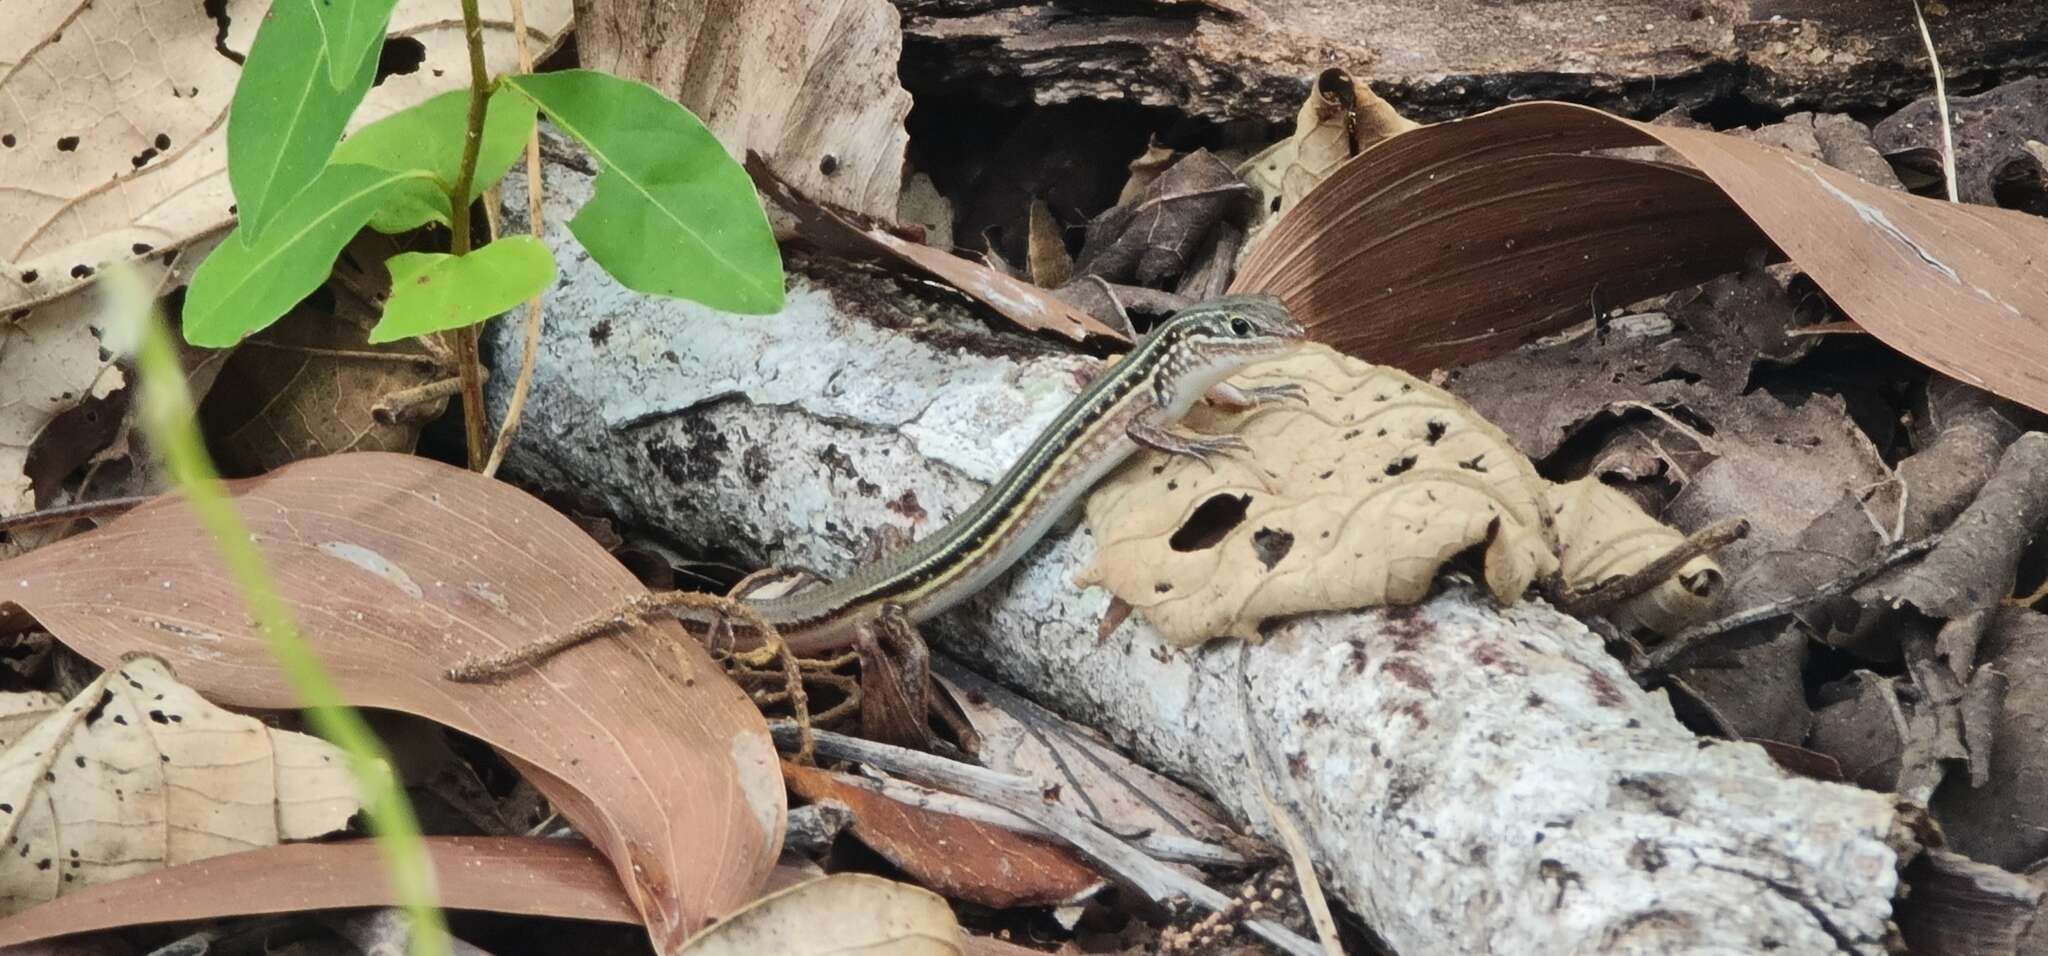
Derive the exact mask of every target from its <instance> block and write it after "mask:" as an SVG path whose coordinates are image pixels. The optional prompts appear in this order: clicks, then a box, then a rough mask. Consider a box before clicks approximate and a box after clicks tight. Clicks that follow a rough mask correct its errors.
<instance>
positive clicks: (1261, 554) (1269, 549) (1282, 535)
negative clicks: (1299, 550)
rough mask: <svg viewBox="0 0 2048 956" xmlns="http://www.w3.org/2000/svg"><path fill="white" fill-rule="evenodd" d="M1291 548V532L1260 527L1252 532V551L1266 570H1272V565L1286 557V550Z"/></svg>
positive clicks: (1292, 537)
mask: <svg viewBox="0 0 2048 956" xmlns="http://www.w3.org/2000/svg"><path fill="white" fill-rule="evenodd" d="M1292 550H1294V533H1293V532H1290V531H1280V530H1276V529H1273V528H1260V529H1259V530H1257V531H1255V532H1252V553H1253V554H1255V555H1257V556H1258V558H1259V563H1260V564H1263V565H1265V566H1266V570H1268V571H1271V570H1273V566H1274V565H1276V564H1279V563H1280V559H1281V558H1284V557H1287V552H1289V551H1292Z"/></svg>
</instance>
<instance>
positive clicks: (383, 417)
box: [370, 378, 462, 425]
mask: <svg viewBox="0 0 2048 956" xmlns="http://www.w3.org/2000/svg"><path fill="white" fill-rule="evenodd" d="M461 391H462V380H461V379H459V378H444V379H441V380H440V381H437V382H428V383H427V384H425V385H415V386H413V387H411V388H401V389H399V390H398V391H395V392H392V393H391V394H389V395H386V396H384V397H383V398H380V399H378V400H377V404H375V405H372V406H370V417H372V418H375V419H376V420H378V421H379V422H382V423H384V424H386V425H390V424H395V423H397V422H399V421H403V420H405V419H406V418H407V417H408V416H409V415H410V414H411V413H412V412H413V410H415V409H417V408H419V407H420V406H422V405H426V404H429V403H431V402H438V401H442V400H444V399H447V398H452V397H453V396H455V395H456V394H457V393H459V392H461Z"/></svg>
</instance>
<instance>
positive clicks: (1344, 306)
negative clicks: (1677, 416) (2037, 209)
mask: <svg viewBox="0 0 2048 956" xmlns="http://www.w3.org/2000/svg"><path fill="white" fill-rule="evenodd" d="M1655 144H1662V145H1665V146H1669V147H1671V148H1672V149H1673V150H1675V151H1676V152H1677V153H1678V154H1679V155H1680V156H1682V157H1684V158H1685V159H1686V160H1687V161H1689V162H1691V163H1692V164H1694V165H1695V166H1697V167H1698V168H1699V172H1697V173H1695V172H1691V171H1688V170H1683V169H1677V168H1672V167H1666V166H1660V165H1655V164H1643V163H1634V162H1629V161H1627V160H1620V159H1614V158H1612V157H1604V156H1595V155H1586V154H1587V153H1590V152H1591V151H1596V150H1607V149H1614V148H1618V147H1628V146H1643V145H1655ZM1773 241H1774V242H1775V243H1776V244H1777V246H1778V248H1779V249H1780V250H1782V251H1783V252H1784V253H1785V254H1786V255H1787V256H1789V257H1790V258H1791V259H1792V261H1793V262H1794V263H1796V264H1797V265H1798V266H1799V267H1800V268H1801V269H1803V270H1805V272H1806V273H1807V274H1808V275H1809V276H1811V277H1812V278H1813V280H1814V281H1815V282H1816V283H1817V284H1818V285H1819V286H1820V288H1821V289H1822V290H1823V291H1825V292H1826V293H1827V294H1828V296H1829V297H1830V298H1831V299H1832V300H1833V301H1834V302H1835V303H1836V304H1837V305H1839V306H1840V307H1841V309H1842V311H1843V312H1844V313H1846V314H1847V315H1848V316H1849V317H1850V318H1851V319H1854V320H1855V321H1856V322H1857V323H1859V324H1861V325H1862V326H1863V327H1864V328H1865V329H1867V330H1869V331H1870V332H1871V333H1872V334H1874V335H1876V336H1877V337H1878V338H1880V339H1882V340H1884V341H1885V343H1886V344H1888V345H1891V346H1892V347H1893V348H1896V349H1898V350H1900V351H1902V352H1904V353H1906V354H1907V355H1910V356H1912V357H1913V358H1915V359H1917V360H1919V361H1922V362H1924V363H1926V364H1928V365H1930V366H1933V367H1934V368H1936V369H1938V370H1940V371H1942V372H1943V373H1945V374H1948V375H1950V376H1953V377H1956V378H1960V379H1962V380H1964V381H1966V382H1969V383H1971V384H1975V385H1978V386H1979V387H1982V388H1986V389H1989V390H1991V391H1994V392H1997V393H1999V394H2001V395H2005V396H2007V397H2009V398H2013V399H2015V400H2018V401H2021V402H2024V403H2026V404H2028V405H2032V406H2034V407H2035V408H2048V371H2044V369H2048V339H2044V338H2043V337H2042V336H2041V335H2040V334H2039V328H2038V326H2037V325H2036V324H2035V323H2036V322H2037V321H2038V318H2037V317H2039V316H2041V315H2048V261H2044V260H2043V259H2042V258H2041V257H2040V256H2039V255H2037V254H2036V253H2035V250H2039V249H2041V248H2044V247H2048V222H2043V221H2042V220H2041V219H2039V218H2036V217H2032V216H2027V215H2024V214H2021V213H2016V212H2011V211H2008V210H2000V209H1990V208H1986V207H1981V206H1969V205H1956V204H1952V203H1945V202H1938V201H1934V200H1928V199H1922V198H1920V197H1916V196H1909V195H1904V194H1901V193H1898V192H1896V191H1893V190H1887V189H1885V188H1883V187H1881V186H1874V185H1871V184H1869V183H1865V182H1863V181H1862V180H1860V179H1857V178H1856V177H1854V176H1852V175H1850V174H1848V173H1844V172H1841V171H1840V170H1836V169H1832V168H1829V167H1827V166H1826V165H1824V164H1821V163H1817V162H1814V161H1813V160H1810V159H1801V158H1799V157H1795V156H1793V155H1791V154H1789V153H1785V152H1783V151H1780V150H1775V149H1772V148H1769V147H1766V146H1761V145H1758V144H1755V143H1750V142H1745V141H1743V140H1741V139H1739V138H1736V137H1732V136H1725V135H1721V134H1717V133H1710V132H1705V131H1701V130H1686V129H1672V128H1668V127H1661V126H1653V125H1649V124H1643V123H1632V122H1630V121H1627V120H1622V119H1618V118H1616V117H1613V116H1609V115H1607V114H1605V113H1601V112H1599V111H1597V110H1592V109H1588V108H1586V107H1581V106H1572V105H1568V104H1563V103H1528V104H1520V105H1516V106H1509V107H1505V108H1503V109H1499V110H1495V111H1493V112H1491V113H1487V114H1484V115H1482V116H1477V117H1473V118H1471V119H1465V120H1459V121H1457V122H1453V123H1440V124H1437V125H1434V126H1428V127H1424V128H1422V129H1418V130H1414V131H1412V132H1410V133H1408V134H1406V135H1403V136H1398V137H1394V138H1392V139H1389V140H1386V141H1384V142H1382V143H1380V144H1379V145H1378V146H1376V147H1374V148H1373V149H1370V150H1368V151H1366V152H1365V153H1363V154H1361V155H1360V156H1359V157H1358V158H1356V159H1354V160H1353V161H1352V162H1350V163H1347V164H1345V165H1344V166H1343V167H1341V168H1340V169H1339V170H1338V172H1337V173H1335V174H1334V175H1332V176H1331V177H1330V178H1329V179H1328V180H1326V181H1325V182H1324V183H1323V185H1322V186H1321V187H1320V188H1318V189H1316V190H1315V191H1314V192H1313V194H1311V195H1310V196H1308V197H1307V198H1305V199H1304V200H1303V201H1302V203H1301V205H1300V206H1299V207H1298V208H1296V209H1295V210H1294V211H1293V212H1291V213H1290V214H1289V215H1288V216H1287V217H1286V218H1285V219H1283V220H1282V221H1281V222H1280V224H1279V225H1277V226H1275V227H1274V231H1273V233H1272V235H1270V236H1269V237H1268V239H1267V241H1266V242H1265V243H1263V244H1262V245H1261V246H1260V248H1259V250H1258V251H1257V252H1256V253H1254V254H1253V255H1252V256H1251V257H1250V259H1249V260H1248V261H1247V262H1246V263H1245V268H1244V270H1243V271H1242V272H1241V273H1239V275H1238V278H1237V281H1236V284H1235V287H1234V288H1235V289H1236V290H1237V291H1246V292H1267V293H1272V294H1275V295H1278V296H1280V297H1281V298H1282V299H1283V300H1285V301H1286V302H1287V303H1288V305H1289V306H1290V307H1291V308H1292V309H1293V310H1294V312H1295V314H1296V315H1297V316H1299V317H1300V318H1301V319H1302V320H1303V321H1304V323H1306V324H1307V325H1308V326H1309V327H1310V334H1311V335H1313V336H1314V337H1316V338H1317V339H1318V340H1320V341H1323V342H1328V343H1330V344H1332V345H1335V346H1337V347H1338V348H1341V349H1345V350H1347V351H1352V352H1356V353H1359V354H1369V355H1371V356H1372V357H1373V358H1374V359H1375V360H1376V361H1381V362H1386V363H1388V364H1392V365H1397V366H1400V367H1403V368H1409V369H1429V368H1432V367H1436V366H1443V365H1454V364H1458V363H1460V362H1466V361H1471V360H1474V359H1478V358H1484V357H1486V356H1488V355H1494V354H1498V353H1500V352H1502V351H1505V350H1506V349H1509V348H1512V347H1513V346H1515V345H1516V344H1518V343H1519V342H1521V341H1522V340H1524V339H1526V338H1528V337H1530V336H1533V335H1535V334H1539V333H1541V332H1545V331H1552V330H1556V329H1559V328H1562V327H1564V326H1567V325H1570V324H1573V323H1575V322H1577V321H1580V320H1582V319H1583V318H1584V317H1585V316H1586V314H1587V307H1588V303H1589V302H1590V301H1591V298H1592V293H1593V290H1594V289H1595V288H1596V287H1597V288H1598V289H1599V297H1600V299H1601V300H1602V301H1608V302H1629V301H1634V300H1636V299H1639V298H1643V297H1646V296H1649V295H1652V294H1656V293H1659V292H1666V291H1671V290H1674V289H1679V288H1684V287H1686V286H1689V285H1694V284H1697V283H1699V282H1703V281H1705V280H1707V279H1709V278H1712V277H1713V276H1715V275H1719V274H1721V273H1724V272H1732V271H1735V269H1736V268H1738V267H1739V266H1740V265H1741V264H1742V261H1743V256H1744V255H1746V254H1747V253H1748V251H1749V250H1750V249H1752V248H1756V247H1760V246H1762V245H1764V244H1766V243H1768V242H1773Z"/></svg>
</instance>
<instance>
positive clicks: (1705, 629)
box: [1642, 531, 1941, 671]
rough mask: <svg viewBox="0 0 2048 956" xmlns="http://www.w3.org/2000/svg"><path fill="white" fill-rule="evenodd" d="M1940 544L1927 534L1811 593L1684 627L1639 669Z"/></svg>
mask: <svg viewBox="0 0 2048 956" xmlns="http://www.w3.org/2000/svg"><path fill="white" fill-rule="evenodd" d="M1939 544H1941V532H1939V531H1937V532H1934V533H1933V534H1930V535H1928V536H1927V537H1924V538H1921V539H1919V540H1917V541H1906V542H1902V543H1900V544H1895V545H1892V546H1891V548H1889V549H1887V550H1886V551H1884V552H1883V553H1882V554H1879V555H1878V556H1877V557H1875V558H1872V559H1871V560H1870V561H1868V562H1866V563H1864V564H1863V566H1861V567H1859V568H1857V569H1855V570H1853V571H1851V572H1849V573H1848V574H1845V575H1843V576H1841V577H1839V578H1836V579H1835V580H1833V581H1830V582H1828V583H1826V584H1823V585H1821V586H1820V587H1817V588H1815V589H1813V590H1812V591H1808V592H1806V593H1804V594H1795V595H1792V596H1790V597H1784V598H1779V599H1778V600H1776V601H1771V602H1769V603H1767V604H1759V605H1757V606H1756V607H1753V608H1749V609H1747V610H1742V611H1737V612H1735V613H1734V614H1730V615H1728V616H1726V617H1720V618H1715V619H1714V620H1711V621H1708V622H1706V623H1704V624H1696V625H1694V626H1692V627H1689V628H1686V629H1685V630H1684V631H1681V632H1679V634H1678V636H1677V637H1674V638H1672V639H1671V640H1670V641H1668V642H1666V643H1664V644H1661V645H1659V646H1658V647H1657V649H1656V650H1653V651H1651V652H1650V653H1649V655H1648V657H1647V658H1645V661H1644V664H1643V667H1642V670H1644V671H1664V670H1669V669H1670V667H1671V662H1672V661H1675V660H1677V659H1679V658H1680V657H1683V656H1685V655H1686V654H1688V653H1690V652H1692V651H1693V650H1695V649H1697V648H1699V647H1700V646H1701V645H1703V644H1705V643H1707V642H1708V641H1711V640H1713V639H1714V638H1715V637H1718V636H1720V635H1722V634H1726V633H1728V632H1730V631H1734V630H1738V629H1740V628H1745V627H1748V626H1750V625H1751V624H1758V623H1762V622H1764V621H1768V620H1770V619H1772V618H1774V617H1782V616H1784V615H1786V614H1790V613H1792V612H1794V611H1797V610H1799V609H1800V608H1802V607H1806V606H1807V605H1810V604H1813V603H1816V602H1819V601H1825V600H1827V599H1828V598H1831V597H1835V596H1836V595H1840V594H1846V593H1848V592H1849V591H1852V590H1854V589H1856V588H1857V587H1859V586H1861V585H1862V584H1863V583H1864V582H1866V581H1869V580H1870V579H1871V578H1874V577H1877V576H1878V575H1880V574H1883V573H1884V572H1885V571H1887V570H1890V569H1891V568H1892V566H1894V565H1896V564H1898V563H1899V562H1901V561H1906V560H1909V559H1911V558H1916V557H1919V556H1920V555H1923V554H1926V553H1927V552H1929V551H1932V550H1934V548H1935V546H1936V545H1939Z"/></svg>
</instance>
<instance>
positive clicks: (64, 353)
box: [0, 296, 128, 515]
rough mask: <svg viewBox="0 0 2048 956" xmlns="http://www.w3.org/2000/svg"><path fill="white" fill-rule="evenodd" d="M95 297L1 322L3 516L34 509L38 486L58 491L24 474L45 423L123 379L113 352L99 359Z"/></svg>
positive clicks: (0, 509)
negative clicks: (30, 451)
mask: <svg viewBox="0 0 2048 956" xmlns="http://www.w3.org/2000/svg"><path fill="white" fill-rule="evenodd" d="M96 299H97V297H96V296H95V297H87V296H80V297H77V299H76V301H74V302H73V303H70V304H69V305H68V306H67V307H61V308H60V307H48V308H41V309H35V310H33V311H31V312H29V313H28V314H27V315H24V316H22V317H21V318H19V319H16V320H13V321H9V322H7V323H6V324H5V325H0V383H5V385H4V387H0V515H13V514H22V513H24V512H29V511H34V510H35V509H36V508H37V507H38V501H37V498H38V495H37V492H38V491H41V492H43V494H44V495H48V494H50V493H52V492H54V491H55V490H56V489H54V488H49V489H38V488H37V487H36V483H35V482H34V481H33V480H31V479H30V478H29V476H28V473H27V468H28V459H29V450H30V448H32V447H33V446H34V445H35V443H36V439H37V438H38V437H40V436H41V435H42V434H43V429H44V428H45V427H46V426H48V425H49V424H50V423H51V422H53V421H55V420H57V419H58V418H59V417H60V416H61V415H63V414H64V413H65V412H68V411H70V410H71V409H74V408H79V407H81V406H83V405H85V404H87V403H88V402H92V401H96V400H102V399H106V398H107V397H109V396H111V395H113V394H114V393H115V392H118V391H120V390H121V389H123V388H125V387H126V386H127V384H128V379H127V376H126V375H124V374H123V373H122V371H121V369H120V368H118V367H116V366H115V365H114V363H113V357H112V356H111V355H109V356H106V357H105V358H102V357H101V355H102V353H101V348H100V337H99V333H98V332H97V331H96V324H95V323H94V322H93V321H92V319H93V317H94V316H95V315H96V314H97V312H96V310H94V309H93V308H91V305H92V303H93V302H94V301H95V300H96Z"/></svg>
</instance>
